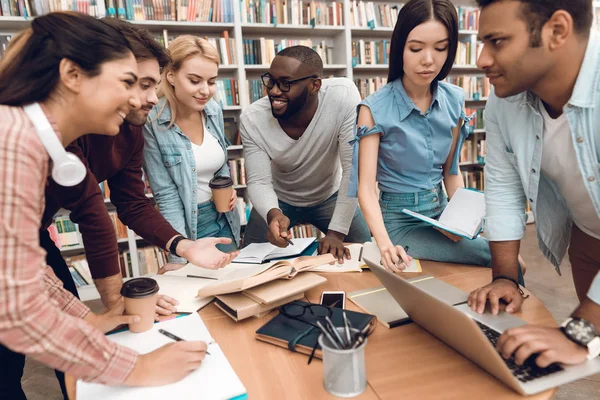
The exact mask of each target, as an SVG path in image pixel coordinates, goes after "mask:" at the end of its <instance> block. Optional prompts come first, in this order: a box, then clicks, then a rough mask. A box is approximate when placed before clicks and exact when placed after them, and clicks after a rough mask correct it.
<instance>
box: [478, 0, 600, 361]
mask: <svg viewBox="0 0 600 400" xmlns="http://www.w3.org/2000/svg"><path fill="white" fill-rule="evenodd" d="M591 3H592V2H591V0H569V1H559V0H554V1H552V0H545V1H542V0H537V1H536V0H529V1H528V0H520V1H518V0H506V1H492V0H480V1H479V4H480V6H481V7H482V10H481V17H480V21H479V37H480V39H481V40H483V44H484V47H483V50H482V52H481V55H480V56H479V59H478V60H477V64H478V66H479V67H480V68H481V69H483V70H484V71H485V72H486V75H487V77H488V78H489V79H490V83H491V84H492V85H493V86H494V93H493V94H492V95H491V96H490V97H489V100H488V102H487V105H486V109H485V128H486V134H487V137H486V145H487V157H486V166H485V179H486V182H485V198H486V218H485V221H484V228H485V232H486V236H487V237H488V239H489V240H490V248H491V252H492V267H493V280H492V283H490V284H488V285H486V286H484V287H482V288H480V289H477V290H475V291H473V292H472V293H471V294H470V296H469V305H470V306H471V308H472V309H473V310H476V311H477V312H480V313H481V312H483V311H484V309H485V306H486V302H488V301H489V303H490V306H491V310H492V312H493V313H497V312H498V310H499V304H500V300H504V301H505V302H506V303H508V304H507V306H506V311H507V312H511V313H512V312H517V311H519V310H520V308H521V305H522V303H523V299H524V298H525V296H524V295H523V292H522V291H521V289H520V288H519V285H518V284H517V281H516V280H517V255H518V253H519V245H520V240H521V238H522V236H523V233H524V231H525V221H526V219H527V218H526V214H525V211H524V210H525V203H526V200H528V201H529V204H530V205H531V209H532V211H533V214H534V216H535V221H536V229H537V234H538V241H539V245H540V248H541V250H542V252H543V253H544V255H545V256H546V258H547V259H548V260H549V261H550V262H551V263H552V264H553V265H554V266H555V268H556V271H557V272H558V273H559V274H560V263H561V261H562V259H563V257H564V255H565V253H566V251H567V247H568V250H569V258H570V261H571V266H572V271H573V281H574V283H575V289H576V291H577V295H578V297H579V300H580V301H581V305H580V306H579V307H578V308H577V309H576V310H575V311H574V312H573V314H572V316H571V318H569V319H567V320H566V321H565V322H564V323H563V324H562V326H561V329H555V328H547V327H540V326H525V327H521V328H517V329H510V330H508V331H506V332H505V333H504V334H503V335H502V337H501V338H500V340H499V341H498V349H499V350H500V352H501V353H502V355H503V356H504V357H509V356H511V355H513V354H514V356H515V360H516V361H517V363H523V362H524V361H525V360H526V359H527V358H528V357H530V356H531V355H532V354H539V356H538V357H537V361H536V362H537V364H538V365H539V366H542V367H545V366H547V365H549V364H551V363H553V362H563V363H567V364H576V363H580V362H583V361H584V360H585V359H586V357H587V358H593V357H597V356H598V354H600V338H599V337H598V331H597V329H598V328H600V273H599V272H598V271H599V270H600V185H598V181H599V180H600V170H599V169H598V165H600V35H598V33H597V32H594V33H590V26H591V15H592V5H591ZM592 281H593V282H592Z"/></svg>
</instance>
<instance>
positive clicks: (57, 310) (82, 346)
mask: <svg viewBox="0 0 600 400" xmlns="http://www.w3.org/2000/svg"><path fill="white" fill-rule="evenodd" d="M136 74H137V64H136V60H135V58H134V57H133V54H132V53H131V51H130V50H129V47H128V44H127V41H126V40H125V38H124V37H123V36H122V35H121V34H120V33H119V32H118V31H117V30H115V29H114V28H112V27H110V26H109V25H107V24H105V23H103V22H101V21H99V20H96V19H95V18H93V17H89V16H86V15H83V14H77V13H51V14H48V15H46V16H43V17H38V18H36V19H35V20H33V21H32V24H31V28H30V29H27V30H26V31H24V32H22V33H21V34H20V35H18V36H17V37H16V38H15V39H14V40H13V41H12V43H11V46H10V47H9V49H8V51H7V53H6V54H5V57H4V58H3V59H2V61H0V343H1V344H3V345H4V346H6V347H8V348H10V349H11V350H13V351H17V352H20V353H24V354H26V355H28V356H30V357H33V358H34V359H36V360H38V361H40V362H42V363H44V364H46V365H48V366H50V367H52V368H55V369H58V370H61V371H64V372H67V373H68V374H70V375H72V376H73V377H75V378H77V379H83V380H85V381H90V382H98V383H104V384H111V385H131V386H145V385H148V386H151V385H162V384H167V383H171V382H174V381H177V380H179V379H181V378H183V377H185V376H186V375H188V374H189V373H190V372H192V371H193V370H194V369H196V368H198V367H199V366H200V363H201V362H202V360H203V358H204V355H205V350H206V344H205V343H203V342H183V341H182V342H177V343H173V344H170V345H167V346H164V347H162V348H160V349H158V350H156V351H154V352H152V353H149V354H146V355H138V354H136V353H135V352H134V351H132V350H130V349H128V348H125V347H122V346H118V345H116V344H115V343H112V342H110V341H108V340H107V339H106V337H105V336H104V334H103V333H104V332H107V331H109V330H111V329H113V328H114V327H116V326H118V325H120V324H126V323H130V322H132V321H134V320H135V319H136V318H138V317H135V316H123V315H118V314H117V313H111V312H109V313H106V314H103V315H95V314H93V313H91V312H90V310H89V309H88V308H87V307H86V306H85V305H84V304H83V303H81V302H80V301H79V300H78V299H77V298H76V297H74V296H73V295H72V294H71V293H69V292H67V291H66V290H65V289H64V288H63V286H62V282H61V281H60V280H58V279H57V278H56V276H55V275H54V273H53V272H52V269H51V268H49V267H47V266H46V265H45V262H44V258H45V254H44V251H43V250H42V249H41V247H40V246H39V237H38V232H39V228H40V221H41V217H42V212H43V207H44V188H45V185H46V180H47V176H48V172H49V170H50V169H51V167H52V165H51V160H50V158H49V156H48V153H47V151H46V149H45V148H44V146H43V145H42V142H41V141H40V138H39V136H38V134H37V132H36V130H35V128H34V126H33V124H32V122H31V121H30V120H29V118H28V117H27V115H26V114H25V112H24V111H23V108H22V106H24V105H27V104H31V103H40V105H41V107H42V109H43V111H44V114H45V115H46V117H47V118H48V120H49V121H50V122H51V124H52V126H53V128H54V131H55V133H56V135H57V136H58V138H59V139H60V140H61V141H62V143H63V145H64V146H67V145H68V144H69V143H71V142H72V141H74V140H76V139H77V138H78V137H81V136H83V135H84V134H86V133H98V134H105V135H116V134H118V132H119V127H120V125H121V124H122V123H123V121H124V118H125V116H126V115H127V114H128V112H129V111H130V110H131V109H132V108H139V107H140V104H139V103H140V102H139V95H138V94H137V89H135V88H136V85H135V83H136V81H137V75H136ZM1 362H2V360H1V357H0V363H1ZM0 393H2V394H4V393H6V391H5V390H4V388H0ZM21 396H22V397H23V398H24V395H23V394H22V393H21ZM12 398H14V397H12Z"/></svg>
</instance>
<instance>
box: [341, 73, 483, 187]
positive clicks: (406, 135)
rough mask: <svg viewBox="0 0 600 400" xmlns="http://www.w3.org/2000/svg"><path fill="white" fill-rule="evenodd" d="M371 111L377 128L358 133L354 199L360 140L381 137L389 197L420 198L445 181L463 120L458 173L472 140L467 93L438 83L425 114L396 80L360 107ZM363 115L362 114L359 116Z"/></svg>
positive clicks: (381, 177) (380, 167)
mask: <svg viewBox="0 0 600 400" xmlns="http://www.w3.org/2000/svg"><path fill="white" fill-rule="evenodd" d="M361 106H367V107H369V109H370V111H371V114H372V115H373V120H374V121H375V126H373V127H372V128H370V129H369V128H367V127H366V126H360V127H357V128H356V132H355V138H354V139H353V140H352V141H351V142H350V144H353V145H354V149H353V155H352V172H351V175H350V186H349V189H348V191H349V195H350V196H353V197H356V196H357V193H358V149H359V144H358V143H359V140H360V139H361V138H362V137H364V136H368V135H372V134H375V133H378V134H381V139H380V142H379V154H378V159H377V182H378V184H379V189H380V190H381V191H383V192H388V193H415V192H420V191H423V190H430V189H433V188H435V187H436V186H437V185H438V184H439V183H440V182H441V181H442V180H443V172H444V170H443V166H444V164H445V163H446V160H447V159H448V156H449V154H450V148H451V147H452V130H453V129H454V128H456V126H457V125H458V123H459V122H460V121H461V120H462V121H463V125H462V126H461V129H460V136H459V138H458V143H457V145H456V150H455V152H454V155H453V159H452V166H451V169H450V171H449V172H450V173H451V174H454V175H457V174H458V173H459V169H458V162H459V160H460V151H461V149H462V146H463V143H464V141H465V139H466V138H467V136H469V133H470V132H469V129H468V123H469V121H470V120H471V118H472V117H467V116H466V115H465V111H464V108H463V106H464V91H463V89H462V88H460V87H458V86H455V85H452V84H450V83H447V82H438V85H437V87H436V89H435V90H434V92H433V98H432V101H431V105H430V106H429V108H428V110H427V112H425V114H423V113H422V112H421V110H419V108H418V107H417V106H416V105H415V103H414V102H413V101H412V100H411V98H410V97H409V96H408V94H407V93H406V91H405V90H404V85H403V84H402V79H396V80H394V81H393V82H390V83H388V84H387V85H385V86H384V87H383V88H381V89H380V90H378V91H377V92H375V93H373V94H372V95H370V96H369V97H367V98H366V99H364V100H363V101H362V102H361V103H360V104H359V105H358V110H359V111H360V107H361ZM357 115H358V113H357Z"/></svg>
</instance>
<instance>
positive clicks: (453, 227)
mask: <svg viewBox="0 0 600 400" xmlns="http://www.w3.org/2000/svg"><path fill="white" fill-rule="evenodd" d="M402 212H403V213H405V214H408V215H410V216H413V217H415V218H418V219H420V220H421V221H424V222H427V223H428V224H431V225H433V226H435V227H437V228H440V229H443V230H445V231H447V232H450V233H453V234H455V235H457V236H461V237H464V238H467V239H474V238H476V237H477V235H479V233H480V232H481V227H482V223H483V217H484V216H485V199H484V196H483V192H480V191H477V190H470V189H464V188H459V189H458V190H457V191H456V192H455V193H454V196H452V199H451V200H450V202H448V205H447V206H446V208H445V209H444V211H443V212H442V215H440V218H439V220H438V221H436V220H435V219H432V218H429V217H426V216H424V215H422V214H419V213H417V212H414V211H410V210H407V209H404V210H402Z"/></svg>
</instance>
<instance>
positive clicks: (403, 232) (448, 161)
mask: <svg viewBox="0 0 600 400" xmlns="http://www.w3.org/2000/svg"><path fill="white" fill-rule="evenodd" d="M457 20H458V17H457V14H456V9H455V7H454V5H453V4H452V3H451V2H450V1H449V0H411V1H409V2H408V3H407V4H406V5H405V6H404V7H402V9H401V10H400V13H399V15H398V21H397V23H396V27H395V28H394V33H393V36H392V41H391V48H390V67H389V75H388V83H387V85H385V86H384V87H383V88H381V89H380V90H378V91H377V92H376V93H374V94H372V95H371V96H369V97H367V98H366V99H365V100H363V101H362V102H361V103H360V105H359V106H358V121H357V134H356V139H355V144H354V146H355V149H354V159H353V174H352V177H351V184H350V192H351V194H355V195H356V194H358V199H359V203H360V207H361V209H362V211H363V213H364V215H365V219H366V221H367V224H368V225H369V228H370V230H371V232H372V233H373V236H374V237H375V240H376V241H377V244H378V247H379V250H380V252H381V255H382V263H383V265H384V266H385V267H386V268H388V269H390V270H392V271H396V272H397V271H399V270H402V269H404V268H403V267H404V265H405V264H406V263H408V262H409V261H410V258H411V257H414V258H420V259H428V260H434V261H441V262H454V263H461V264H475V265H480V266H491V256H490V249H489V245H488V242H487V240H485V239H484V238H481V237H479V238H476V239H474V240H466V239H465V240H459V239H460V238H458V237H456V236H453V235H452V234H450V233H447V232H442V231H438V230H436V229H435V228H433V227H432V226H431V225H428V224H426V223H424V222H421V221H419V220H417V219H416V218H413V217H410V216H408V215H406V214H404V213H402V210H403V209H405V208H406V209H409V210H413V211H416V212H419V213H421V214H424V215H426V216H428V217H431V218H434V219H437V218H438V217H439V216H440V214H441V213H442V211H443V210H444V208H445V206H446V204H447V202H448V199H447V198H451V197H452V195H453V194H454V192H455V191H456V190H457V189H458V188H460V187H463V186H464V183H463V180H462V176H461V174H460V170H459V167H458V161H459V158H460V150H461V148H462V145H463V142H464V140H465V138H466V137H467V136H468V135H469V131H468V128H467V123H468V121H469V117H467V116H466V115H465V112H464V92H463V89H462V88H459V87H457V86H454V85H451V84H449V83H446V82H442V80H443V79H444V78H446V76H447V75H448V73H449V72H450V70H451V69H452V65H453V63H454V58H455V54H456V48H457V43H458V22H457ZM359 142H360V147H359V146H358V144H359ZM376 182H378V185H379V190H380V196H379V199H378V198H377V190H376ZM444 189H445V190H444ZM402 246H407V247H408V248H409V252H410V256H409V255H407V253H406V252H405V250H404V248H403V247H402Z"/></svg>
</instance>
